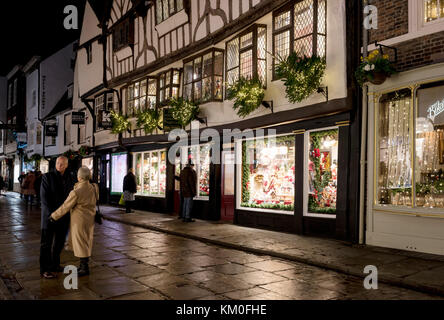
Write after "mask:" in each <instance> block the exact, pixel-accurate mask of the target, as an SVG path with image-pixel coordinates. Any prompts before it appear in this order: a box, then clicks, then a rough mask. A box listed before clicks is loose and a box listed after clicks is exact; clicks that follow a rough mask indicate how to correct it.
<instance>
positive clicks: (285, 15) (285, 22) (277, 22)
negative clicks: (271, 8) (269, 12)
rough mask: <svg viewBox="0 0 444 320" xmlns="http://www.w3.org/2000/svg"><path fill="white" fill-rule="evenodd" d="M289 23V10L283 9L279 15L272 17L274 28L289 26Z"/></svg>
mask: <svg viewBox="0 0 444 320" xmlns="http://www.w3.org/2000/svg"><path fill="white" fill-rule="evenodd" d="M290 23H291V12H290V10H289V11H285V12H282V13H281V14H280V15H278V16H277V17H275V18H274V28H275V29H276V30H278V29H280V28H282V27H285V26H289V25H290Z"/></svg>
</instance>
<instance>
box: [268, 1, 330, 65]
mask: <svg viewBox="0 0 444 320" xmlns="http://www.w3.org/2000/svg"><path fill="white" fill-rule="evenodd" d="M326 37H327V10H326V1H325V0H304V1H299V2H297V3H294V2H292V3H290V4H289V5H287V6H285V7H283V8H281V9H279V10H277V11H275V12H273V52H274V56H276V57H281V58H286V57H287V56H288V55H289V54H290V52H293V51H295V52H297V53H299V54H300V55H302V56H303V55H306V56H312V55H313V53H316V55H318V56H320V57H324V56H325V53H326Z"/></svg>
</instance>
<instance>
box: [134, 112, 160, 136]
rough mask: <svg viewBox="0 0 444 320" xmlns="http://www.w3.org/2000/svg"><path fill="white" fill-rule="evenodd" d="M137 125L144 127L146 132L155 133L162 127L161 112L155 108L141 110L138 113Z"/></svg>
mask: <svg viewBox="0 0 444 320" xmlns="http://www.w3.org/2000/svg"><path fill="white" fill-rule="evenodd" d="M137 127H139V128H142V129H143V130H144V131H145V133H146V134H151V133H153V131H154V130H156V129H157V128H159V127H160V116H159V112H158V111H157V110H155V109H149V110H146V111H140V112H139V113H138V114H137Z"/></svg>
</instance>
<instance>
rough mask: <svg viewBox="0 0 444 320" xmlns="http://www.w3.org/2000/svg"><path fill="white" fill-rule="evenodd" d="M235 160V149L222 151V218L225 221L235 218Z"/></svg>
mask: <svg viewBox="0 0 444 320" xmlns="http://www.w3.org/2000/svg"><path fill="white" fill-rule="evenodd" d="M234 161H235V153H234V151H223V152H222V179H221V180H222V187H221V190H222V201H221V219H222V220H224V221H233V219H234V205H235V203H234V169H235V166H234Z"/></svg>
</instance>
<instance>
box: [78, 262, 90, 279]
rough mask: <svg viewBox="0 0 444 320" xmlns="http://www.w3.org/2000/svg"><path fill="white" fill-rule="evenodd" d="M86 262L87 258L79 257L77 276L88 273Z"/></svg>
mask: <svg viewBox="0 0 444 320" xmlns="http://www.w3.org/2000/svg"><path fill="white" fill-rule="evenodd" d="M88 262H89V259H88V258H81V259H80V266H79V268H78V269H77V276H79V277H84V276H87V275H89V266H88Z"/></svg>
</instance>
